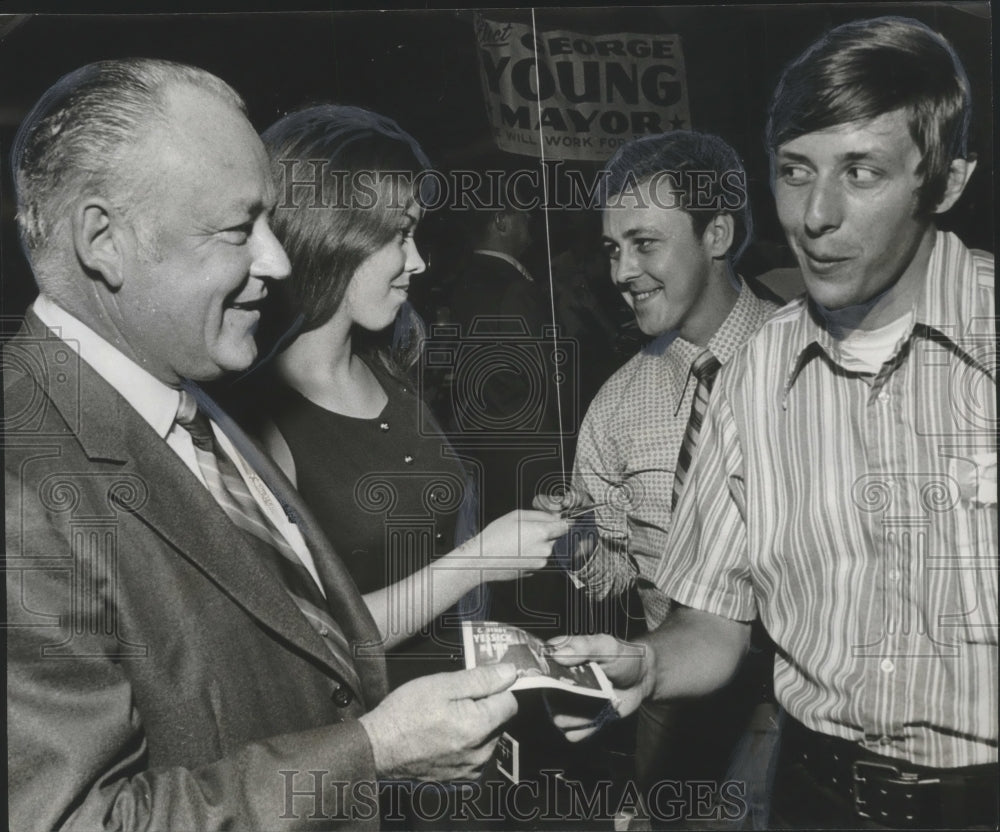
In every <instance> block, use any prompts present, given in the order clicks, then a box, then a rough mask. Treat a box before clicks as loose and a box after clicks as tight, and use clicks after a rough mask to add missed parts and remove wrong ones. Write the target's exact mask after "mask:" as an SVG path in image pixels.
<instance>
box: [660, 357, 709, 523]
mask: <svg viewBox="0 0 1000 832" xmlns="http://www.w3.org/2000/svg"><path fill="white" fill-rule="evenodd" d="M721 366H722V364H721V363H720V362H719V359H718V358H716V357H715V356H714V355H712V353H711V351H709V350H705V351H704V352H702V353H699V355H698V357H697V358H696V359H695V360H694V363H693V364H692V365H691V372H692V373H693V374H694V377H695V378H696V379H697V380H698V386H697V387H696V388H695V391H694V401H693V402H691V416H690V417H688V423H687V428H686V429H685V430H684V439H683V440H681V449H680V452H679V453H678V454H677V467H676V469H675V470H674V493H673V496H672V498H671V500H670V510H671V511H673V510H674V509H676V508H677V501H678V500H679V499H680V497H681V492H682V491H683V490H684V482H685V481H686V480H687V472H688V468H689V467H690V466H691V457H692V456H693V455H694V449H695V448H696V447H698V435H699V434H700V433H701V423H702V420H703V419H704V418H705V410H706V409H707V407H708V398H709V396H710V395H711V394H712V385H713V384H715V377H716V375H718V373H719V368H720V367H721Z"/></svg>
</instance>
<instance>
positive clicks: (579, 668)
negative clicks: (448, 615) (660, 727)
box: [462, 621, 616, 700]
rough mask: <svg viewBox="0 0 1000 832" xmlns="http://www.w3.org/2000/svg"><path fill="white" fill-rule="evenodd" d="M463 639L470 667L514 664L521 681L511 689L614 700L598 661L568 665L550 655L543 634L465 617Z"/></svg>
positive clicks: (467, 663)
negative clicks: (554, 690) (537, 636)
mask: <svg viewBox="0 0 1000 832" xmlns="http://www.w3.org/2000/svg"><path fill="white" fill-rule="evenodd" d="M462 642H463V645H464V647H465V666H466V667H467V668H473V667H485V666H486V665H491V664H512V665H514V666H515V667H516V668H517V675H518V679H517V681H516V682H515V683H514V684H513V685H512V686H511V690H530V689H533V688H549V689H556V690H565V691H569V692H570V693H579V694H582V695H583V696H593V697H596V698H598V699H607V700H614V699H615V698H616V697H615V694H614V689H613V688H612V686H611V682H609V681H608V677H607V676H605V675H604V671H603V670H601V668H600V667H599V666H598V665H597V664H595V663H594V662H585V663H584V664H578V665H574V666H572V667H566V666H564V665H561V664H559V663H558V662H556V661H554V660H551V659H549V658H548V656H549V654H550V653H551V652H552V648H551V647H549V645H547V644H546V643H545V642H544V641H542V640H541V639H540V638H536V637H535V636H533V635H531V634H530V633H526V632H525V631H524V630H522V629H520V628H519V627H514V626H513V625H511V624H502V623H500V622H497V621H463V622H462Z"/></svg>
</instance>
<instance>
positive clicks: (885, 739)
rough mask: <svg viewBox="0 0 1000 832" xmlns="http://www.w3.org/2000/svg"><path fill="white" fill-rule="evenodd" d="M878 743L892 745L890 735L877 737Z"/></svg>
mask: <svg viewBox="0 0 1000 832" xmlns="http://www.w3.org/2000/svg"><path fill="white" fill-rule="evenodd" d="M878 744H879V745H892V739H891V738H890V737H879V741H878Z"/></svg>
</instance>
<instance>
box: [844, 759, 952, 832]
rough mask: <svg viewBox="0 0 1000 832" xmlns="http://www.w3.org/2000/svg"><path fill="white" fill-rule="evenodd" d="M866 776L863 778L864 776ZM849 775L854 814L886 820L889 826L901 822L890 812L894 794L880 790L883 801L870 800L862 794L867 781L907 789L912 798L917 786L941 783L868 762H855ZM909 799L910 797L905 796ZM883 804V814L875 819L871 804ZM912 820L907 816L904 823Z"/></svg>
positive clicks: (895, 767) (887, 765) (871, 818)
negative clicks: (910, 792) (888, 821)
mask: <svg viewBox="0 0 1000 832" xmlns="http://www.w3.org/2000/svg"><path fill="white" fill-rule="evenodd" d="M866 773H867V774H868V776H865V774H866ZM851 774H852V781H853V782H852V790H853V792H854V813H855V814H856V815H857V816H858V817H860V818H866V819H868V820H875V821H880V822H883V823H885V822H886V820H887V818H888V819H889V820H890V821H891V823H890V825H899V824H900V823H901V822H902V821H901V820H899V819H896V820H893V819H892V817H891V815H892V814H893V812H892V811H891V809H892V808H893V807H892V803H893V798H895V797H896V794H895V793H894V794H893V795H890V794H889V793H888V792H886V791H885V790H884V789H883V790H882V793H883V796H884V797H885V799H884V800H883V801H878V800H877V799H876V800H871V799H870V797H871V794H870V793H869V794H868V795H867V797H866V795H865V794H864V793H863V788H864V786H865V785H866V784H867V783H868V782H869V780H875V781H876V782H878V781H880V782H881V783H883V784H884V785H886V786H901V787H909V788H912V789H913V790H914V793H913V796H914V797H915V796H916V789H917V787H918V786H923V785H928V784H932V783H939V782H941V781H940V780H939V779H938V778H936V777H934V778H926V779H921V778H920V776H919V775H918V774H916V773H911V772H905V773H904V772H902V771H900V769H899V768H898V767H897V766H894V765H891V764H889V763H875V762H872V761H870V760H855V761H854V762H853V763H852V764H851ZM906 797H907V798H910V797H911V796H910V795H906ZM879 802H881V803H883V805H884V808H885V813H884V814H883V815H882V816H880V817H875V816H874V815H873V814H872V806H871V804H873V803H876V804H877V803H879ZM913 820H914V815H907V816H906V821H910V822H912V821H913Z"/></svg>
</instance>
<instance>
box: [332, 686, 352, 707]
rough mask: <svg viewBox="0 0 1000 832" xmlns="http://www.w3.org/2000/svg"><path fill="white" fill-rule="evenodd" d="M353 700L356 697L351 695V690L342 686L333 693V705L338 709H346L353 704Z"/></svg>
mask: <svg viewBox="0 0 1000 832" xmlns="http://www.w3.org/2000/svg"><path fill="white" fill-rule="evenodd" d="M353 699H354V695H353V694H352V693H351V689H350V688H345V687H343V686H341V687H338V688H337V689H336V690H335V691H334V692H333V704H334V705H336V706H337V707H338V708H346V707H347V706H348V705H350V704H351V701H352V700H353Z"/></svg>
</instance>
